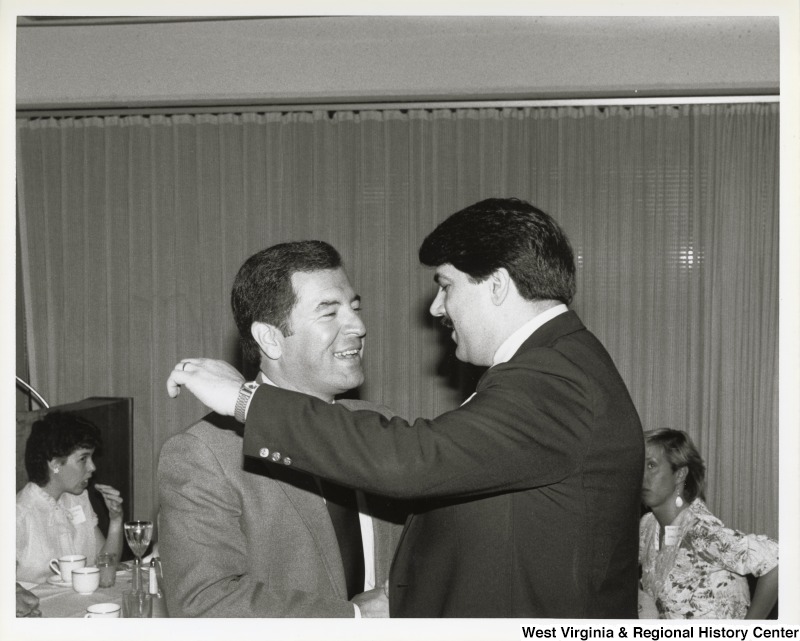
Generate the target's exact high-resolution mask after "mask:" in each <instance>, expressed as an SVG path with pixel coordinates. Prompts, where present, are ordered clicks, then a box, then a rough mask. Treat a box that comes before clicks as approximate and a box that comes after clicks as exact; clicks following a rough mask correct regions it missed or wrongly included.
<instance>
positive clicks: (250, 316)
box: [231, 240, 342, 363]
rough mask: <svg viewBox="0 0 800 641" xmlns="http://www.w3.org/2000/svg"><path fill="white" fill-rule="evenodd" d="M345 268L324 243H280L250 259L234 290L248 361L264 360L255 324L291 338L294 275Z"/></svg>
mask: <svg viewBox="0 0 800 641" xmlns="http://www.w3.org/2000/svg"><path fill="white" fill-rule="evenodd" d="M341 266H342V257H341V256H340V255H339V252H337V251H336V250H335V249H334V248H333V247H331V246H330V245H329V244H328V243H326V242H323V241H321V240H301V241H295V242H290V243H280V244H278V245H273V246H272V247H267V248H266V249H262V250H261V251H260V252H258V253H256V254H253V255H252V256H250V258H248V259H247V260H246V261H245V262H244V264H243V265H242V266H241V267H240V268H239V272H238V273H237V274H236V278H235V279H234V281H233V290H232V291H231V307H232V308H233V318H234V320H235V321H236V327H238V328H239V342H240V343H241V345H242V350H243V352H244V357H245V359H246V360H247V361H250V362H253V363H258V362H259V361H260V360H261V350H260V349H259V347H258V343H256V341H255V340H254V339H253V335H252V334H251V332H250V327H251V326H252V325H253V323H254V322H255V321H259V322H262V323H268V324H269V325H274V326H275V327H277V328H278V329H280V330H281V332H283V335H284V336H291V333H292V328H291V326H290V325H289V315H290V314H291V312H292V308H293V307H294V305H295V303H296V302H297V294H296V292H295V291H294V288H293V287H292V274H294V273H295V272H314V271H318V270H323V269H337V268H339V267H341Z"/></svg>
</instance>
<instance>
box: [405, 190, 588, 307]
mask: <svg viewBox="0 0 800 641" xmlns="http://www.w3.org/2000/svg"><path fill="white" fill-rule="evenodd" d="M419 260H420V262H421V263H422V264H423V265H428V266H429V267H438V266H440V265H445V264H450V265H453V267H455V268H456V269H458V270H459V271H462V272H464V273H465V274H468V275H469V276H470V278H471V279H472V281H473V282H481V281H484V280H486V278H488V277H489V276H490V275H491V274H492V273H493V272H494V271H496V270H497V269H499V268H500V267H505V268H506V269H507V270H508V273H509V275H510V276H511V279H512V280H513V281H514V284H515V285H516V286H517V289H518V290H519V293H520V295H521V296H522V297H523V298H525V299H526V300H558V301H561V302H562V303H564V304H566V305H569V303H570V302H571V301H572V297H573V296H574V295H575V261H574V258H573V255H572V247H571V246H570V243H569V239H568V238H567V235H566V234H565V233H564V231H563V230H562V229H561V228H560V227H559V226H558V224H557V223H556V222H555V221H554V220H553V219H552V218H551V217H550V216H548V215H547V214H545V213H544V212H543V211H541V210H540V209H537V208H536V207H534V206H533V205H531V204H530V203H527V202H525V201H524V200H518V199H517V198H488V199H486V200H482V201H480V202H478V203H475V204H474V205H471V206H469V207H467V208H465V209H462V210H461V211H458V212H456V213H455V214H453V215H452V216H450V217H449V218H447V219H446V220H445V221H444V222H442V223H441V224H439V226H437V227H436V229H434V230H433V231H432V232H431V233H430V234H428V236H427V238H425V240H424V241H423V243H422V246H421V247H420V249H419Z"/></svg>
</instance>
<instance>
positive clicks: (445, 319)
mask: <svg viewBox="0 0 800 641" xmlns="http://www.w3.org/2000/svg"><path fill="white" fill-rule="evenodd" d="M439 322H440V323H441V324H442V325H443V326H444V327H446V328H447V329H453V327H454V325H453V321H451V320H450V317H449V316H447V315H445V316H442V317H441V318H440V319H439Z"/></svg>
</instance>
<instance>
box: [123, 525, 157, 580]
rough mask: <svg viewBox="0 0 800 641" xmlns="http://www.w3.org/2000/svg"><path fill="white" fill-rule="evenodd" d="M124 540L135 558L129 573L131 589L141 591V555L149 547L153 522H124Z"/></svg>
mask: <svg viewBox="0 0 800 641" xmlns="http://www.w3.org/2000/svg"><path fill="white" fill-rule="evenodd" d="M124 527H125V540H126V541H127V542H128V546H129V547H130V549H131V552H133V554H134V556H136V563H135V564H134V567H133V572H132V573H131V587H132V588H133V589H134V590H140V589H141V581H142V574H141V572H142V555H143V554H144V553H145V552H146V551H147V547H148V546H149V545H150V539H151V538H152V536H153V522H152V521H126V522H125V525H124Z"/></svg>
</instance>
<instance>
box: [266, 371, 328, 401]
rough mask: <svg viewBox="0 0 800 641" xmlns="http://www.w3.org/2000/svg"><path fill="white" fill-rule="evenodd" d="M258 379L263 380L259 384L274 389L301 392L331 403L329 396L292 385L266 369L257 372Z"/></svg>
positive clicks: (277, 373)
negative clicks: (273, 387)
mask: <svg viewBox="0 0 800 641" xmlns="http://www.w3.org/2000/svg"><path fill="white" fill-rule="evenodd" d="M262 367H263V366H262ZM259 378H260V379H263V380H261V381H260V382H263V383H266V384H267V385H274V386H275V387H280V388H281V389H288V390H291V391H293V392H301V393H302V394H308V395H309V396H314V397H316V398H318V399H320V400H321V401H325V402H326V403H333V399H334V397H333V396H331V395H330V394H326V393H322V392H319V391H317V390H311V389H303V388H302V387H301V386H298V385H294V384H293V383H292V382H291V381H287V380H286V379H285V377H283V376H281V375H280V372H270V371H269V369H268V368H267V369H266V370H265V369H263V368H262V369H261V370H260V371H259Z"/></svg>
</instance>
